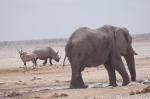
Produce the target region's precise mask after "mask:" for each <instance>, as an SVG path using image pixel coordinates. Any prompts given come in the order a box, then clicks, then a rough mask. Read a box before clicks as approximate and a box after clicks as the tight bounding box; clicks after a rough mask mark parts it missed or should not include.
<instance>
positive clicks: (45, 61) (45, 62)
mask: <svg viewBox="0 0 150 99" xmlns="http://www.w3.org/2000/svg"><path fill="white" fill-rule="evenodd" d="M45 64H47V58H46V59H45V60H44V62H43V66H45Z"/></svg>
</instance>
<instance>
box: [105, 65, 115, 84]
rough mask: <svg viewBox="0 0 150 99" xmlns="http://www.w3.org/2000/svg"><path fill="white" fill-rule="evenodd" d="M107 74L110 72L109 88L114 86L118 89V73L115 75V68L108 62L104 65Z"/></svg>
mask: <svg viewBox="0 0 150 99" xmlns="http://www.w3.org/2000/svg"><path fill="white" fill-rule="evenodd" d="M104 66H105V68H106V70H107V72H108V76H109V86H113V87H116V86H117V83H116V73H115V68H114V67H113V66H112V65H111V64H110V62H106V63H105V64H104Z"/></svg>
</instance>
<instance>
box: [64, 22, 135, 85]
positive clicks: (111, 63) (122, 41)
mask: <svg viewBox="0 0 150 99" xmlns="http://www.w3.org/2000/svg"><path fill="white" fill-rule="evenodd" d="M65 54H66V57H67V58H68V60H69V62H70V64H71V70H72V76H71V83H70V88H87V87H88V86H87V85H85V84H84V81H83V78H82V74H81V72H82V71H83V70H84V68H85V67H95V66H98V65H101V64H104V66H105V68H106V70H107V72H108V76H109V85H110V86H114V87H115V86H117V83H116V74H115V70H116V71H118V73H119V74H120V75H121V77H122V79H123V83H122V86H125V85H128V84H129V83H130V79H129V75H128V73H127V71H126V69H125V66H124V64H123V61H122V58H121V56H123V57H124V58H125V60H126V62H127V65H128V69H129V72H130V75H131V80H132V81H135V80H136V70H135V60H134V55H136V54H137V53H136V52H135V51H134V49H133V48H132V38H131V36H130V34H129V32H128V29H126V28H123V27H116V26H112V25H104V26H102V27H100V28H97V29H91V28H88V27H80V28H78V29H77V30H75V31H74V32H73V33H72V35H71V36H70V38H69V39H68V41H67V44H66V46H65ZM66 57H65V58H66ZM64 61H65V59H64Z"/></svg>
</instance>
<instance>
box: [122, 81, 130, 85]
mask: <svg viewBox="0 0 150 99" xmlns="http://www.w3.org/2000/svg"><path fill="white" fill-rule="evenodd" d="M129 83H130V81H126V82H123V83H122V86H126V85H128V84H129Z"/></svg>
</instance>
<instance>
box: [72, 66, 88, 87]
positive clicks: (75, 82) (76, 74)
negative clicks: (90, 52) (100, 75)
mask: <svg viewBox="0 0 150 99" xmlns="http://www.w3.org/2000/svg"><path fill="white" fill-rule="evenodd" d="M71 68H72V77H71V84H70V88H87V87H88V86H86V85H85V84H84V82H83V78H82V74H81V71H82V70H81V68H80V65H71Z"/></svg>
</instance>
